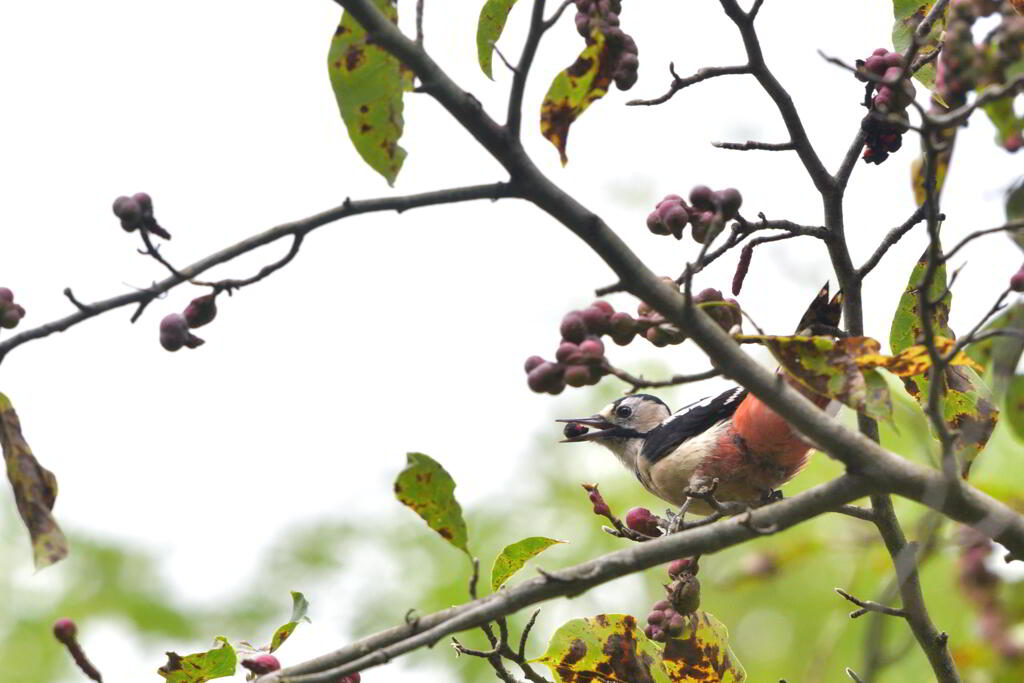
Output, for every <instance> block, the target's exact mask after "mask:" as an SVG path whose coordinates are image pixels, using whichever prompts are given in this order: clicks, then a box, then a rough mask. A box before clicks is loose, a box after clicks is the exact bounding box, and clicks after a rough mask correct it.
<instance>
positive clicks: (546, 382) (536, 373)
mask: <svg viewBox="0 0 1024 683" xmlns="http://www.w3.org/2000/svg"><path fill="white" fill-rule="evenodd" d="M561 381H562V366H561V365H558V364H556V363H552V362H550V361H544V362H543V363H541V364H540V365H538V366H537V367H535V368H534V369H533V370H530V372H529V374H527V376H526V383H527V384H528V385H529V387H530V389H532V390H533V391H536V392H537V393H538V394H540V393H543V392H546V391H548V392H552V393H558V392H559V391H561V389H560V388H558V386H559V384H560V383H561ZM556 388H558V390H557V391H553V390H554V389H556Z"/></svg>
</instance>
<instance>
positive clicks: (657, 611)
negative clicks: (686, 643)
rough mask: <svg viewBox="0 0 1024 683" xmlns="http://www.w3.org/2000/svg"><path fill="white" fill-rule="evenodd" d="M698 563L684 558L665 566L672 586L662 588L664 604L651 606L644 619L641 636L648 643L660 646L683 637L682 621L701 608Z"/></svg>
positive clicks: (662, 601) (683, 623) (661, 602)
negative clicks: (649, 641)
mask: <svg viewBox="0 0 1024 683" xmlns="http://www.w3.org/2000/svg"><path fill="white" fill-rule="evenodd" d="M697 570H698V566H697V562H696V560H694V559H693V558H690V557H684V558H682V559H679V560H675V561H674V562H672V563H671V564H669V566H668V575H669V578H671V579H672V582H671V583H669V584H668V585H667V586H665V592H666V593H667V594H668V596H667V598H666V599H665V600H659V601H658V602H656V603H654V607H652V608H651V612H650V614H648V615H647V627H646V628H645V629H644V633H645V634H647V637H648V638H650V639H651V640H655V641H658V642H661V643H664V642H665V641H667V640H669V639H670V638H678V637H679V636H681V635H683V628H684V626H685V623H686V622H685V617H686V616H687V615H689V614H692V613H693V612H695V611H696V610H697V608H698V607H700V582H699V581H698V580H697Z"/></svg>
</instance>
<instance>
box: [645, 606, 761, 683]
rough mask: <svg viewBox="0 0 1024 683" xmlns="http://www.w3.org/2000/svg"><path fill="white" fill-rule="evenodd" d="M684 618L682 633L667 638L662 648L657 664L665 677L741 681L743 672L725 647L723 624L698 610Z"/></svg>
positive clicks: (679, 681) (677, 680) (676, 680)
mask: <svg viewBox="0 0 1024 683" xmlns="http://www.w3.org/2000/svg"><path fill="white" fill-rule="evenodd" d="M684 619H685V625H684V627H683V634H682V635H681V636H679V637H678V638H673V639H670V640H669V641H667V642H666V643H665V648H664V649H663V650H662V657H661V666H662V668H663V669H664V670H665V672H666V673H667V674H668V680H670V681H672V683H683V681H710V682H714V683H718V682H721V683H743V681H745V680H746V679H747V673H746V671H744V670H743V665H742V664H740V662H739V660H738V659H736V655H734V654H733V652H732V650H731V649H729V631H728V629H726V628H725V624H723V623H722V622H720V621H719V620H718V619H716V618H715V617H713V616H712V615H710V614H708V613H707V612H702V611H701V610H697V611H696V612H694V613H693V614H691V615H689V616H687V617H684Z"/></svg>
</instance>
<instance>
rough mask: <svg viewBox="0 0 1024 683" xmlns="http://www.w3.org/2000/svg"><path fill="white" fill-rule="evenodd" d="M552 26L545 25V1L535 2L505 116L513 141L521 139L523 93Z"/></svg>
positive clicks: (506, 125)
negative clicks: (545, 37) (545, 34)
mask: <svg viewBox="0 0 1024 683" xmlns="http://www.w3.org/2000/svg"><path fill="white" fill-rule="evenodd" d="M552 25H553V24H552ZM548 28H550V26H548V25H545V23H544V0H533V13H532V14H531V15H530V28H529V31H528V32H527V34H526V41H525V42H524V43H523V53H522V54H521V55H520V56H519V64H518V65H516V68H515V69H514V73H513V76H512V85H511V87H510V88H509V93H508V113H507V114H506V116H505V129H506V130H507V131H508V134H509V136H510V137H511V138H512V139H518V138H519V129H520V127H521V125H522V119H523V93H525V92H526V77H527V76H528V75H529V73H530V67H531V66H532V65H533V58H534V57H535V56H536V54H537V46H538V45H540V39H541V36H543V35H544V32H545V31H547V30H548Z"/></svg>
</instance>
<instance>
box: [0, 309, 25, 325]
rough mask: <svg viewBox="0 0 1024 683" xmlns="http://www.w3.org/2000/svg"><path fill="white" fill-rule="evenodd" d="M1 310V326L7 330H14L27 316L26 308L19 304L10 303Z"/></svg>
mask: <svg viewBox="0 0 1024 683" xmlns="http://www.w3.org/2000/svg"><path fill="white" fill-rule="evenodd" d="M0 310H2V312H0V327H3V328H4V329H7V330H13V329H14V328H15V327H17V326H18V323H20V322H21V319H22V318H24V317H25V309H24V308H22V307H21V306H19V305H18V304H8V305H7V306H6V307H4V308H3V309H0Z"/></svg>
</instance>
